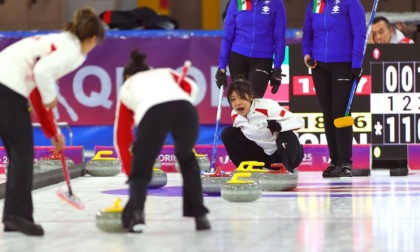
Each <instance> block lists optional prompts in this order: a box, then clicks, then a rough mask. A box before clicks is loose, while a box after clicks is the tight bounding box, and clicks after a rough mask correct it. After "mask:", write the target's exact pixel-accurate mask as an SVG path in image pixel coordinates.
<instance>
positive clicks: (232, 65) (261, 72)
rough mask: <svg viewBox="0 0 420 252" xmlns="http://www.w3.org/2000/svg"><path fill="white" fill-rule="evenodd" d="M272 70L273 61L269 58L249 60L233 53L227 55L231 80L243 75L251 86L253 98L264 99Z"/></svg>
mask: <svg viewBox="0 0 420 252" xmlns="http://www.w3.org/2000/svg"><path fill="white" fill-rule="evenodd" d="M272 68H273V59H270V58H267V59H266V58H249V57H246V56H243V55H241V54H238V53H235V52H231V53H230V54H229V71H230V76H231V78H232V80H233V79H234V78H235V76H236V75H237V74H243V75H245V78H247V79H248V80H249V81H250V82H251V84H252V89H253V90H254V93H255V98H262V97H264V94H265V90H266V89H267V85H268V82H269V81H270V73H271V69H272Z"/></svg>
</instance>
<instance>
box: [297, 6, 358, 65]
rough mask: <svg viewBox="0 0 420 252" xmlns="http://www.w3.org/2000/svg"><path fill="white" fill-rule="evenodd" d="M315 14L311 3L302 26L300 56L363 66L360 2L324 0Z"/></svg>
mask: <svg viewBox="0 0 420 252" xmlns="http://www.w3.org/2000/svg"><path fill="white" fill-rule="evenodd" d="M323 1H324V9H323V11H322V13H320V14H317V13H315V10H314V7H313V4H314V2H317V0H310V1H309V4H308V7H307V9H306V15H305V22H304V26H303V38H302V53H303V56H305V55H311V56H312V58H314V59H315V60H317V61H320V62H327V63H328V62H352V67H353V68H359V67H361V66H362V61H363V52H364V46H365V40H366V17H365V11H364V9H363V6H362V5H361V4H360V2H359V0H323Z"/></svg>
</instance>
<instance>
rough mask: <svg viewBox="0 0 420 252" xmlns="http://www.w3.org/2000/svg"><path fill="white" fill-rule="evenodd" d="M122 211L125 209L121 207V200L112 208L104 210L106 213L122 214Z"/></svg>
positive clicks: (118, 199) (117, 200)
mask: <svg viewBox="0 0 420 252" xmlns="http://www.w3.org/2000/svg"><path fill="white" fill-rule="evenodd" d="M122 210H123V208H122V206H121V198H117V199H116V200H115V201H114V204H113V205H112V207H108V208H105V209H104V211H105V212H122Z"/></svg>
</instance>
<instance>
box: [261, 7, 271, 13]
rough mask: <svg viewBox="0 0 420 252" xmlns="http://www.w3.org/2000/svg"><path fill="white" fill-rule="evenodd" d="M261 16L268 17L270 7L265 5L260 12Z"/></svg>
mask: <svg viewBox="0 0 420 252" xmlns="http://www.w3.org/2000/svg"><path fill="white" fill-rule="evenodd" d="M261 14H263V15H268V14H270V7H268V6H267V5H266V6H264V7H262V12H261Z"/></svg>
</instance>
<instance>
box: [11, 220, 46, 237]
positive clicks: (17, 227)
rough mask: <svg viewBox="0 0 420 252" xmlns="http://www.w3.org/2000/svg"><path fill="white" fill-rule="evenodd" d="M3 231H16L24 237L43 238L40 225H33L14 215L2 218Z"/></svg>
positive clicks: (42, 230)
mask: <svg viewBox="0 0 420 252" xmlns="http://www.w3.org/2000/svg"><path fill="white" fill-rule="evenodd" d="M3 224H4V231H5V232H14V231H18V232H21V233H24V234H26V235H32V236H43V235H44V229H42V227H41V225H38V224H35V223H33V222H32V221H29V220H27V219H25V218H23V217H20V216H16V215H7V216H4V218H3Z"/></svg>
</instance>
